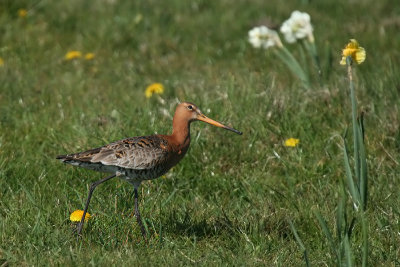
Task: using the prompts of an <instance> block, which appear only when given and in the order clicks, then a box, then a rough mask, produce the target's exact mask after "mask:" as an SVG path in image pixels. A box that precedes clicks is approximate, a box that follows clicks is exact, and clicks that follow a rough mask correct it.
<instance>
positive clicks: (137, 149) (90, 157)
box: [57, 135, 168, 170]
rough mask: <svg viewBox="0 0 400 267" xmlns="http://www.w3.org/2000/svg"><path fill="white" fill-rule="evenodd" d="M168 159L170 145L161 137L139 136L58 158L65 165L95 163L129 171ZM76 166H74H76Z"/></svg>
mask: <svg viewBox="0 0 400 267" xmlns="http://www.w3.org/2000/svg"><path fill="white" fill-rule="evenodd" d="M167 158H168V143H167V141H166V140H164V139H162V138H160V137H159V136H156V135H152V136H139V137H132V138H127V139H123V140H119V141H116V142H114V143H111V144H108V145H105V146H102V147H99V148H95V149H91V150H87V151H84V152H81V153H76V154H70V155H63V156H58V157H57V159H60V160H62V161H63V162H65V163H70V164H74V163H75V164H76V163H88V164H90V163H93V164H102V165H107V166H116V167H121V168H127V169H136V170H144V169H151V168H153V167H155V166H156V165H157V164H163V163H164V162H165V161H166V160H167ZM75 164H74V165H75Z"/></svg>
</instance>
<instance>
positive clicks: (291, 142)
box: [285, 138, 300, 147]
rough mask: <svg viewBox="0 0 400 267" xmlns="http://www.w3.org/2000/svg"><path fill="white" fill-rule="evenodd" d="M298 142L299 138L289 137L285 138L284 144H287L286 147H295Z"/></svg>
mask: <svg viewBox="0 0 400 267" xmlns="http://www.w3.org/2000/svg"><path fill="white" fill-rule="evenodd" d="M299 143H300V140H299V139H296V138H289V139H286V140H285V146H288V147H295V146H297V145H298V144H299Z"/></svg>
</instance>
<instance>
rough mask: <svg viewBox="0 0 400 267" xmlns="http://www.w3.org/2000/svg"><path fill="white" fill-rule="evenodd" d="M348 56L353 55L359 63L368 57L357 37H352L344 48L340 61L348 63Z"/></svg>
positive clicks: (342, 63) (344, 63)
mask: <svg viewBox="0 0 400 267" xmlns="http://www.w3.org/2000/svg"><path fill="white" fill-rule="evenodd" d="M348 56H351V58H352V59H353V60H354V61H355V62H357V64H361V63H363V62H364V60H365V58H366V53H365V49H364V48H363V47H361V46H360V45H359V44H358V42H357V40H356V39H350V43H348V44H347V45H346V47H345V48H344V49H343V51H342V60H341V61H340V64H341V65H346V58H347V57H348Z"/></svg>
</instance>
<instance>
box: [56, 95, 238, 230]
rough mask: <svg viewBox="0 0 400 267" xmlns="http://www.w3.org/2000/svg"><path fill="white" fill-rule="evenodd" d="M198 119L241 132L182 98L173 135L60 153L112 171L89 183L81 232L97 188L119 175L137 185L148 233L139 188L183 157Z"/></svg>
mask: <svg viewBox="0 0 400 267" xmlns="http://www.w3.org/2000/svg"><path fill="white" fill-rule="evenodd" d="M196 120H200V121H204V122H207V123H209V124H212V125H214V126H217V127H221V128H224V129H227V130H230V131H232V132H235V133H237V134H240V135H241V134H242V133H241V132H239V131H238V130H235V129H233V128H231V127H228V126H225V125H223V124H221V123H219V122H217V121H214V120H212V119H210V118H208V117H206V116H205V115H204V114H203V113H202V112H201V111H200V109H199V108H198V107H197V106H196V105H195V104H193V103H189V102H183V103H180V104H179V105H178V106H177V108H176V111H175V115H174V118H173V122H172V134H171V135H161V134H158V135H150V136H139V137H131V138H127V139H123V140H119V141H116V142H113V143H111V144H108V145H105V146H102V147H99V148H95V149H91V150H87V151H84V152H80V153H76V154H68V155H61V156H57V159H59V160H61V161H62V162H64V163H68V164H71V165H74V166H79V167H83V168H87V169H91V170H95V171H100V172H105V173H110V174H111V175H110V176H108V177H105V178H103V179H101V180H99V181H96V182H94V183H92V184H91V185H90V189H89V195H88V197H87V200H86V204H85V209H84V211H83V216H82V219H81V221H80V222H79V224H78V227H77V232H78V235H80V234H81V231H82V227H83V222H84V218H85V215H86V212H87V210H88V207H89V203H90V199H91V197H92V194H93V191H94V189H95V188H96V187H97V186H98V185H99V184H101V183H104V182H105V181H108V180H110V179H111V178H114V177H120V178H122V179H124V180H126V181H128V182H129V183H131V184H132V185H133V187H134V193H135V217H136V220H137V222H138V224H139V226H140V229H141V231H142V235H143V237H145V236H146V231H145V228H144V226H143V222H142V220H141V218H140V212H139V207H138V188H139V186H140V184H141V183H142V181H144V180H151V179H155V178H158V177H160V176H162V175H163V174H165V173H166V172H167V171H168V170H169V169H171V168H172V167H173V166H175V165H176V164H177V163H178V162H179V161H180V160H181V159H182V158H183V156H184V155H185V154H186V152H187V150H188V148H189V144H190V123H191V122H193V121H196Z"/></svg>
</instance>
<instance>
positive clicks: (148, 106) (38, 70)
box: [0, 0, 400, 266]
mask: <svg viewBox="0 0 400 267" xmlns="http://www.w3.org/2000/svg"><path fill="white" fill-rule="evenodd" d="M308 2H309V1H294V0H292V1H287V2H285V3H284V4H283V3H281V1H267V2H266V1H252V2H251V3H249V2H248V1H235V3H234V4H233V3H232V1H205V0H197V1H179V0H173V1H143V2H140V1H135V2H132V1H111V0H108V1H106V0H104V1H96V2H94V1H93V2H91V1H78V0H72V1H48V0H43V1H23V0H21V1H12V0H5V1H2V2H1V3H0V25H1V26H0V36H1V38H0V57H1V58H2V59H3V60H4V65H3V66H1V67H0V84H1V86H0V196H1V197H0V264H10V265H14V264H25V265H64V264H66V265H83V264H92V265H109V264H112V265H117V264H124V265H132V264H138V263H140V264H142V265H160V264H165V265H176V264H182V265H189V264H196V265H228V264H229V265H231V264H232V265H290V266H297V265H304V264H305V262H304V258H303V256H304V255H303V254H304V248H302V247H299V243H298V242H297V240H301V242H300V243H302V244H303V246H304V247H305V248H306V250H307V256H308V261H309V263H310V265H311V266H315V265H317V266H321V265H332V264H333V263H335V258H334V257H335V256H334V255H333V254H332V252H331V249H330V247H329V243H328V241H327V239H326V237H325V235H324V233H323V229H321V227H320V224H319V222H318V219H317V217H316V216H315V212H317V211H318V212H320V213H321V216H322V217H323V218H324V219H325V220H326V223H327V225H328V227H329V228H330V229H334V228H333V227H334V226H335V220H336V207H337V203H338V199H339V197H340V188H341V187H340V186H341V185H340V183H341V182H340V181H341V180H342V179H344V178H345V175H346V173H345V169H344V164H343V149H342V141H341V138H340V136H342V135H343V134H344V132H345V130H346V129H347V128H349V129H351V123H350V122H351V116H350V114H351V113H350V112H351V106H350V101H349V96H348V93H349V92H348V81H347V79H346V68H345V67H342V66H340V65H339V64H338V63H339V61H340V50H341V48H342V47H343V46H344V45H345V44H346V43H347V41H348V39H349V38H353V37H354V38H356V39H357V40H358V41H359V42H360V44H361V45H362V46H363V47H365V48H366V50H367V60H366V62H365V63H364V64H362V65H360V66H359V67H358V68H357V69H356V70H355V73H354V78H355V82H356V87H357V91H356V93H357V98H358V106H359V110H363V111H365V112H366V114H365V130H366V139H365V143H366V149H367V162H368V168H369V169H368V171H369V185H368V186H369V199H368V210H367V213H366V214H367V217H368V221H369V244H370V245H369V258H368V262H369V263H370V264H371V265H376V264H378V265H383V266H388V265H389V266H390V265H392V266H395V265H399V264H400V262H399V259H398V256H399V251H400V245H399V244H400V236H399V230H400V229H399V227H400V225H399V219H400V209H399V207H400V198H399V193H398V192H399V188H400V179H399V178H400V175H399V173H400V166H399V163H400V141H399V140H400V130H399V124H400V119H399V118H400V114H399V98H400V91H399V88H400V78H399V77H400V69H399V62H400V52H399V50H398V43H399V42H400V35H399V34H398V30H399V22H398V20H399V17H398V14H399V11H400V10H399V6H398V5H396V4H395V3H396V2H395V1H389V0H386V1H379V2H376V1H371V0H365V1H361V2H360V1H359V2H356V1H344V0H342V1H310V3H308ZM20 8H26V9H28V15H27V16H26V17H25V18H19V17H18V15H17V13H18V9H20ZM295 9H299V10H302V11H306V12H308V13H309V14H310V15H311V18H312V22H313V25H314V35H315V37H316V43H317V47H318V51H319V54H320V57H321V63H322V68H323V73H324V79H323V84H322V85H319V83H318V82H317V77H314V78H313V77H312V88H310V89H309V90H304V89H303V88H302V87H301V85H300V83H299V81H298V80H296V79H295V78H294V77H293V76H292V75H291V74H290V72H289V71H288V69H287V68H286V66H285V65H284V64H282V62H281V61H279V59H278V58H277V57H276V56H274V54H273V53H270V52H268V51H266V52H263V51H259V50H255V49H253V48H252V47H251V46H250V45H249V44H248V43H247V40H246V38H247V32H248V30H249V29H251V28H252V27H253V26H254V25H257V23H258V22H260V21H270V22H271V23H272V24H276V25H278V24H279V23H281V22H282V21H283V20H285V19H286V18H288V17H289V15H290V13H291V12H292V10H295ZM288 49H289V50H291V51H292V52H293V53H294V55H295V56H296V57H298V58H301V57H300V54H299V53H300V52H299V50H297V48H296V46H292V45H288ZM70 50H80V51H82V52H83V53H88V52H93V53H95V54H96V56H95V58H94V59H93V60H92V61H85V60H84V59H78V60H74V61H68V62H66V61H64V60H63V57H64V55H65V54H66V53H67V51H70ZM309 62H310V65H311V64H312V59H309ZM303 64H305V63H303ZM310 70H312V69H311V68H310ZM153 82H161V83H163V84H164V86H165V88H166V89H165V93H164V94H163V95H162V98H163V99H164V100H165V102H164V103H160V102H159V101H158V100H157V98H156V97H154V98H152V99H149V100H147V99H146V98H145V96H144V90H145V88H146V86H147V85H148V84H150V83H153ZM178 100H179V101H183V100H186V101H192V102H194V103H196V104H197V105H198V106H199V107H200V108H201V109H202V111H203V112H204V113H206V114H207V115H209V116H210V117H211V118H214V119H216V120H219V121H222V122H226V123H227V124H229V125H232V126H233V127H235V128H237V129H239V130H241V131H243V132H244V134H243V136H237V135H235V134H233V133H231V132H228V131H224V130H222V129H217V128H214V127H211V126H209V125H204V124H202V123H200V122H196V123H194V124H192V144H191V148H190V150H189V152H188V154H187V155H186V157H185V158H184V159H183V160H182V162H181V163H180V164H179V165H177V166H176V167H174V168H173V169H172V170H171V171H170V172H169V173H168V174H167V176H166V178H160V179H158V180H154V181H151V182H147V183H144V184H143V186H142V187H141V193H140V202H141V203H140V205H141V212H142V217H143V218H144V219H145V221H146V223H147V225H148V226H149V231H150V233H151V237H150V238H149V242H148V244H146V243H145V242H143V240H142V238H141V234H140V229H139V227H138V226H137V224H136V220H135V218H134V217H133V189H132V188H131V186H130V185H129V184H128V183H125V182H123V181H119V180H115V181H110V182H109V183H106V184H103V185H101V186H99V187H98V188H97V189H96V191H95V193H94V197H93V199H92V203H91V206H90V209H89V212H90V213H91V214H94V215H95V217H94V219H93V220H91V222H89V223H88V224H87V225H85V228H84V230H83V234H84V236H83V238H82V240H80V241H76V237H75V235H74V233H73V225H72V224H71V222H69V220H68V218H69V214H70V213H71V212H72V211H73V210H75V209H81V208H83V205H84V201H85V198H86V195H87V192H88V185H89V184H90V183H91V182H93V181H95V180H98V179H100V178H101V177H102V175H101V174H98V173H95V172H92V171H89V170H84V169H79V168H73V167H70V166H64V165H61V163H59V162H58V161H56V160H55V156H56V155H58V154H63V153H70V152H78V151H82V150H85V149H89V148H92V147H96V146H100V145H103V144H106V143H108V142H112V141H115V140H119V139H122V138H125V137H129V136H137V135H145V134H152V133H154V132H157V133H168V132H170V130H171V118H170V116H168V114H166V112H165V111H167V113H169V114H170V115H172V114H173V112H174V108H175V106H176V103H177V101H178ZM289 137H295V138H299V139H300V145H299V146H298V147H296V148H286V147H284V146H283V142H284V140H285V139H286V138H289ZM277 155H279V157H278V156H277ZM346 194H348V192H346ZM289 222H290V223H289ZM293 226H294V227H295V229H296V232H297V235H296V236H294V235H293V232H292V229H293ZM331 231H332V230H331ZM332 232H333V233H335V231H332ZM361 243H362V238H361V226H360V224H359V223H358V224H357V223H356V225H355V228H354V230H353V234H352V236H351V240H349V245H350V246H351V248H352V253H353V255H352V256H353V257H354V258H355V259H357V258H358V259H359V258H360V257H361V249H359V247H360V246H361Z"/></svg>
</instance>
